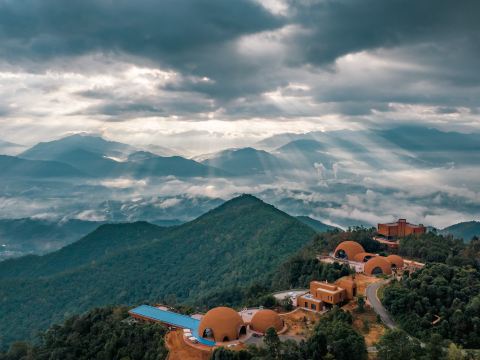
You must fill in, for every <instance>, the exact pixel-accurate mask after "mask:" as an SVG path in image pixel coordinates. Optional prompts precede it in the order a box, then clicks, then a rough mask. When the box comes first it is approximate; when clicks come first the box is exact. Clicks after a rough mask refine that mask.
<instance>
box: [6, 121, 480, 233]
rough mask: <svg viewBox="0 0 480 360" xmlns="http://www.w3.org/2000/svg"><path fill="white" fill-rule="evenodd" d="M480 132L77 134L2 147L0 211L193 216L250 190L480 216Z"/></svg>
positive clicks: (436, 221)
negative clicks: (136, 142)
mask: <svg viewBox="0 0 480 360" xmlns="http://www.w3.org/2000/svg"><path fill="white" fill-rule="evenodd" d="M479 142H480V135H479V134H464V133H459V132H444V131H440V130H438V129H431V128H425V127H420V126H418V127H412V126H398V127H395V128H391V129H376V130H369V131H366V130H339V131H325V132H320V131H316V132H309V133H304V134H280V135H275V136H273V137H270V138H267V139H264V140H263V141H261V142H259V143H256V144H252V145H251V146H250V147H245V148H235V149H225V150H222V151H220V152H217V153H208V154H205V155H198V156H195V157H192V158H187V157H182V156H178V155H174V154H176V153H178V152H177V151H169V149H165V148H164V147H162V146H153V145H146V146H145V148H140V147H138V146H132V145H128V144H123V143H119V142H115V141H109V140H106V139H103V138H101V137H99V136H94V135H88V134H75V135H70V136H67V137H64V138H61V139H58V140H53V141H49V142H42V143H39V144H36V145H34V146H32V147H31V148H29V149H26V150H24V151H23V152H21V153H20V154H17V155H16V156H1V157H0V166H1V168H2V169H5V171H2V172H1V173H0V218H12V217H13V218H28V217H32V218H43V217H45V216H48V217H49V218H51V217H53V218H55V220H61V219H65V218H66V219H80V220H87V221H100V222H102V221H103V222H118V221H128V222H132V221H137V220H146V221H154V220H157V219H164V220H174V219H180V220H181V221H189V220H191V219H193V218H195V217H197V216H198V215H200V214H201V213H203V212H205V211H207V210H209V209H212V208H213V207H215V206H217V205H218V204H219V203H221V202H222V201H223V200H224V199H228V198H231V197H233V196H236V195H239V194H241V193H243V192H248V193H252V194H254V195H256V196H258V197H260V198H262V199H263V200H265V201H267V202H269V203H272V204H274V205H275V206H277V207H279V208H280V209H282V210H284V211H286V212H288V213H291V214H296V215H304V214H305V215H307V214H308V215H312V216H313V217H314V218H317V219H325V220H327V222H328V223H331V224H336V225H337V226H339V227H348V226H353V225H365V226H371V225H375V224H376V223H377V222H386V221H390V220H393V219H395V218H399V217H404V216H406V215H405V214H409V216H408V217H409V220H410V221H413V222H417V223H426V224H428V225H431V226H434V227H437V228H441V227H443V226H445V222H446V221H449V220H448V219H459V218H460V219H462V220H474V219H478V218H479V217H480V205H479V203H478V201H476V200H475V199H476V198H477V197H478V190H477V189H478V188H479V186H480V184H479V183H478V176H477V175H476V174H477V173H478V171H479V168H478V167H479V165H480V164H479V159H480V156H479V155H480V154H479V151H480V150H479V146H478V144H479ZM155 150H158V152H159V153H160V154H157V153H156V152H155ZM0 151H1V147H0ZM183 153H185V152H183ZM412 202H415V205H416V206H411V204H412ZM432 204H435V206H432ZM12 214H15V215H12ZM449 222H451V223H453V220H452V221H449Z"/></svg>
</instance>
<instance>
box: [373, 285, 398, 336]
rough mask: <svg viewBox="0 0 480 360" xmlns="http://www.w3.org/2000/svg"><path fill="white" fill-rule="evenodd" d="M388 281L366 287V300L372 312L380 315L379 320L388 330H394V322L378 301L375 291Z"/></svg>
mask: <svg viewBox="0 0 480 360" xmlns="http://www.w3.org/2000/svg"><path fill="white" fill-rule="evenodd" d="M387 282H388V281H379V282H376V283H373V284H371V285H369V286H368V287H367V290H366V295H367V300H368V301H369V303H370V305H371V306H372V308H373V310H374V311H375V312H376V313H377V314H378V315H380V318H381V319H382V321H383V323H384V324H385V325H386V326H387V327H388V328H390V329H394V328H396V327H397V325H395V322H394V321H393V319H392V318H391V317H390V314H389V313H388V312H387V310H386V309H385V308H384V307H383V305H382V303H381V302H380V300H379V299H378V296H377V291H378V289H379V288H380V286H382V285H384V284H386V283H387Z"/></svg>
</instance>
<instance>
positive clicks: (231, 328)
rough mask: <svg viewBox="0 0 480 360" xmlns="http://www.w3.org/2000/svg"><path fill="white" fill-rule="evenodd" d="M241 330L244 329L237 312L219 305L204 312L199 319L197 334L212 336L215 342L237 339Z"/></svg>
mask: <svg viewBox="0 0 480 360" xmlns="http://www.w3.org/2000/svg"><path fill="white" fill-rule="evenodd" d="M242 326H243V327H244V329H242ZM241 330H246V329H245V324H244V322H243V320H242V317H241V316H240V315H239V314H238V312H236V311H235V310H233V309H231V308H228V307H223V306H221V307H216V308H213V309H212V310H210V311H208V312H207V313H206V314H205V316H204V317H203V318H202V320H201V321H200V325H199V327H198V334H199V335H200V336H202V337H213V338H214V339H215V341H216V342H222V341H232V340H236V339H238V337H239V334H240V331H241Z"/></svg>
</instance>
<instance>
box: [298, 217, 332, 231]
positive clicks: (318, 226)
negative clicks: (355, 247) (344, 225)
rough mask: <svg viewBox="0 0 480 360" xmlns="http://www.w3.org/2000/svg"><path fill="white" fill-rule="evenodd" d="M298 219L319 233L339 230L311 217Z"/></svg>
mask: <svg viewBox="0 0 480 360" xmlns="http://www.w3.org/2000/svg"><path fill="white" fill-rule="evenodd" d="M297 219H298V220H300V221H301V222H302V223H304V224H305V225H308V226H310V227H311V228H312V229H313V230H315V231H317V232H324V231H330V230H335V229H338V228H336V227H335V226H331V225H327V224H324V223H323V222H321V221H318V220H316V219H312V218H311V217H309V216H297Z"/></svg>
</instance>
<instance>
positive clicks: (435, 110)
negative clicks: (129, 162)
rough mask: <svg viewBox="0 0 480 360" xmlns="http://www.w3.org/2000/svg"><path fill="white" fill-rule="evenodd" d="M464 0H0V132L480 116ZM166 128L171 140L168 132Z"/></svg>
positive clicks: (254, 127) (446, 120) (221, 138)
mask: <svg viewBox="0 0 480 360" xmlns="http://www.w3.org/2000/svg"><path fill="white" fill-rule="evenodd" d="M479 13H480V2H479V1H478V0H459V1H453V0H388V1H385V0H362V1H359V0H335V1H333V0H232V1H228V0H162V1H154V0H136V1H128V0H70V1H65V0H0V126H1V130H2V131H1V138H2V139H3V140H8V141H12V142H17V143H21V144H26V145H29V144H32V143H34V142H37V141H40V140H50V139H54V138H58V137H60V136H63V135H66V134H69V133H71V132H79V131H87V132H95V133H99V134H102V135H104V136H106V137H107V138H111V139H116V140H120V141H125V142H129V143H133V144H156V145H162V144H165V139H167V138H168V139H170V142H169V143H168V144H169V145H175V146H177V147H180V148H183V149H185V150H191V151H192V152H193V153H199V152H209V151H213V150H217V149H218V148H219V147H228V146H242V145H247V144H251V143H253V142H255V141H258V140H260V139H261V138H263V137H266V136H269V135H272V134H275V133H281V132H306V131H311V130H330V129H342V128H348V129H356V128H363V127H384V126H393V125H395V124H397V123H416V124H418V123H421V124H428V125H431V126H435V127H438V128H441V129H454V130H459V131H465V132H469V131H480V115H479V110H480V100H479V99H480V71H479V68H480V66H479V65H480V64H479V59H480V21H478V14H479ZM171 139H175V140H174V142H172V141H173V140H171Z"/></svg>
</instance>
